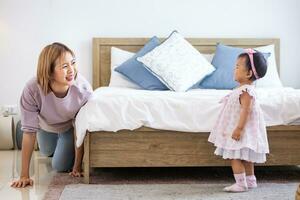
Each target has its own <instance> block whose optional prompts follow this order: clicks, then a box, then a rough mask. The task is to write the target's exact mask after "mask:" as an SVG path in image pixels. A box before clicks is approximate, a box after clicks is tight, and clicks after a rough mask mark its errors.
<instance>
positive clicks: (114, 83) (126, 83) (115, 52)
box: [109, 47, 141, 89]
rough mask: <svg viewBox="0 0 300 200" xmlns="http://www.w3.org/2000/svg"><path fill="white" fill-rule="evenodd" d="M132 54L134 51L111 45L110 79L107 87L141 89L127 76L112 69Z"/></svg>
mask: <svg viewBox="0 0 300 200" xmlns="http://www.w3.org/2000/svg"><path fill="white" fill-rule="evenodd" d="M132 56H134V53H132V52H129V51H125V50H122V49H119V48H116V47H111V61H110V69H111V74H110V81H109V87H125V88H133V89H141V87H140V86H138V85H137V84H135V83H133V82H132V81H130V80H129V79H128V78H127V77H125V76H124V75H122V74H121V73H119V72H116V71H115V70H114V69H115V68H116V67H118V66H119V65H121V64H122V63H124V62H125V61H127V60H128V59H129V58H131V57H132Z"/></svg>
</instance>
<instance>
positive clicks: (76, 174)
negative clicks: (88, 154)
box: [69, 167, 83, 177]
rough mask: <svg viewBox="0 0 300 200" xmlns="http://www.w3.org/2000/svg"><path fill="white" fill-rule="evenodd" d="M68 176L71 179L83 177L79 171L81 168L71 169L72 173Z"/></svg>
mask: <svg viewBox="0 0 300 200" xmlns="http://www.w3.org/2000/svg"><path fill="white" fill-rule="evenodd" d="M69 175H70V176H72V177H83V172H82V170H81V168H79V169H77V168H75V167H73V170H72V172H70V173H69Z"/></svg>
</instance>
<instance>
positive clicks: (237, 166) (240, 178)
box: [224, 160, 248, 192]
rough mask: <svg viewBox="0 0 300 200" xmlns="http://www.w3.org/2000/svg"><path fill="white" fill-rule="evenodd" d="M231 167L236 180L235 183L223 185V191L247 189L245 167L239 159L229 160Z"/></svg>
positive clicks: (243, 190)
mask: <svg viewBox="0 0 300 200" xmlns="http://www.w3.org/2000/svg"><path fill="white" fill-rule="evenodd" d="M231 167H232V171H233V175H234V179H235V181H236V183H235V184H233V185H231V186H228V187H225V188H224V191H226V192H245V191H247V189H248V187H247V182H246V174H245V167H244V165H243V163H242V161H241V160H231Z"/></svg>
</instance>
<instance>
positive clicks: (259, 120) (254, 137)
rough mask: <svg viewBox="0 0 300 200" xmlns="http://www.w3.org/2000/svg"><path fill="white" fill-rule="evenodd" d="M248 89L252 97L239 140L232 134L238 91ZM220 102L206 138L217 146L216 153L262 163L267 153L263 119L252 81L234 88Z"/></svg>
mask: <svg viewBox="0 0 300 200" xmlns="http://www.w3.org/2000/svg"><path fill="white" fill-rule="evenodd" d="M243 92H247V93H248V94H249V95H250V96H251V97H252V104H251V107H252V108H251V112H250V113H249V116H248V118H247V122H246V124H245V127H244V130H243V135H242V137H241V139H240V140H239V141H236V140H234V139H232V138H231V136H232V133H233V131H234V129H235V128H236V127H237V125H238V122H239V118H240V111H241V105H240V95H241V94H242V93H243ZM221 102H222V103H223V107H222V110H221V113H220V114H219V117H218V120H217V123H216V125H215V126H214V128H213V130H212V131H211V133H210V135H209V138H208V141H209V142H211V143H213V144H214V145H215V146H216V150H215V154H216V155H219V156H222V157H223V158H224V159H240V160H246V161H250V162H253V163H264V162H265V161H266V154H267V153H269V144H268V139H267V131H266V123H265V121H264V118H263V113H262V110H261V108H260V105H259V103H258V101H257V99H256V94H255V90H254V86H253V85H243V86H241V87H239V88H236V89H234V90H233V91H232V92H231V93H230V94H228V95H227V96H225V97H224V98H223V99H222V100H221Z"/></svg>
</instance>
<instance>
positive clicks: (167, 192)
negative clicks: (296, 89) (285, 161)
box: [60, 183, 298, 200]
mask: <svg viewBox="0 0 300 200" xmlns="http://www.w3.org/2000/svg"><path fill="white" fill-rule="evenodd" d="M224 186H226V185H224V184H142V185H140V184H139V185H136V184H125V185H124V184H123V185H85V184H72V185H67V186H66V187H65V189H64V190H63V192H62V195H61V197H60V200H76V199H81V200H85V199H86V200H96V199H101V200H200V199H205V200H230V199H239V200H240V199H243V200H246V199H249V200H250V199H251V200H253V199H254V200H260V199H270V200H271V199H272V200H273V199H280V200H285V199H295V191H296V188H297V186H298V184H296V183H288V184H282V183H281V184H278V183H262V184H260V186H259V188H256V189H253V190H249V191H248V192H244V193H225V192H223V191H222V189H223V187H224Z"/></svg>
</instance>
